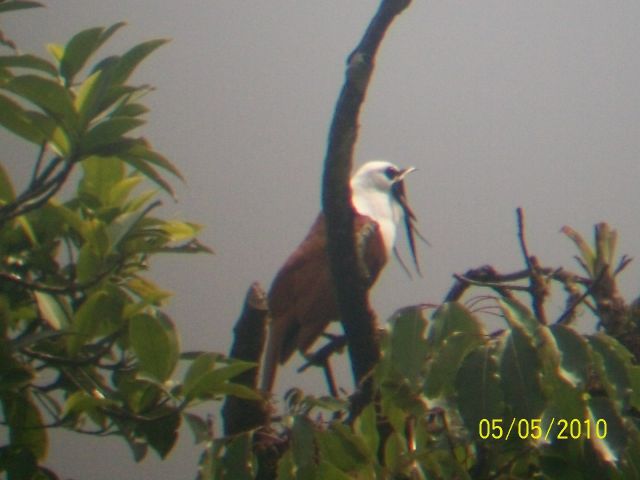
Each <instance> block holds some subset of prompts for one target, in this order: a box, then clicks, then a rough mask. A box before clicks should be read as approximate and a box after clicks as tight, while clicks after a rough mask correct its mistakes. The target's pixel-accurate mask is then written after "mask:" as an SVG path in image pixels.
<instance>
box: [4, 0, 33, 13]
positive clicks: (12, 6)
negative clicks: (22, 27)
mask: <svg viewBox="0 0 640 480" xmlns="http://www.w3.org/2000/svg"><path fill="white" fill-rule="evenodd" d="M37 7H44V5H43V4H41V3H40V2H31V1H27V0H13V2H2V3H0V13H6V12H11V11H13V10H24V9H26V8H37Z"/></svg>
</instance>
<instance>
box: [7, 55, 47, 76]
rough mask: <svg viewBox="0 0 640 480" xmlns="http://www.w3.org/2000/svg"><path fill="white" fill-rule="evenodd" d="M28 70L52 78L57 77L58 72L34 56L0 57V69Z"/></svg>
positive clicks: (43, 60)
mask: <svg viewBox="0 0 640 480" xmlns="http://www.w3.org/2000/svg"><path fill="white" fill-rule="evenodd" d="M16 67H17V68H30V69H32V70H39V71H41V72H44V73H47V74H49V75H51V76H53V77H56V76H57V75H58V70H57V69H56V67H54V66H53V65H52V64H51V63H49V62H47V61H46V60H45V59H43V58H40V57H36V56H35V55H26V54H25V55H2V56H0V68H16Z"/></svg>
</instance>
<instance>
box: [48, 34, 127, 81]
mask: <svg viewBox="0 0 640 480" xmlns="http://www.w3.org/2000/svg"><path fill="white" fill-rule="evenodd" d="M124 25H125V23H124V22H120V23H116V24H115V25H112V26H111V27H109V28H107V29H106V30H105V29H104V28H102V27H96V28H89V29H87V30H83V31H82V32H79V33H77V34H76V35H74V36H73V37H72V38H71V40H69V42H68V43H67V45H66V46H65V47H64V53H63V55H62V58H61V59H60V73H61V74H62V77H63V78H64V79H65V84H66V85H71V84H72V83H73V78H74V77H75V75H76V74H77V73H78V72H79V71H80V70H82V68H83V67H84V65H85V64H86V62H87V60H88V59H89V57H90V56H91V55H93V54H94V53H95V52H96V50H98V48H100V46H101V45H102V44H103V43H104V42H106V41H107V40H108V39H109V38H110V37H111V36H112V35H113V34H114V33H115V32H116V31H117V30H118V29H119V28H121V27H122V26H124Z"/></svg>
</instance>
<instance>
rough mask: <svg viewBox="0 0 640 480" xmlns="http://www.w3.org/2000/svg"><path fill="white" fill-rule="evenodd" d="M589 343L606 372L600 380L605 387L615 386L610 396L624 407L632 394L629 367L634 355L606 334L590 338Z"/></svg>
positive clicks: (602, 372)
mask: <svg viewBox="0 0 640 480" xmlns="http://www.w3.org/2000/svg"><path fill="white" fill-rule="evenodd" d="M588 341H589V344H590V345H591V348H592V349H593V351H594V352H596V353H597V354H599V355H600V356H601V358H602V360H603V367H604V370H603V371H601V374H600V377H601V378H600V380H601V381H602V382H604V384H605V386H608V385H611V386H613V388H614V389H615V390H614V391H611V392H610V394H611V395H612V398H613V399H615V401H616V403H617V404H618V405H619V406H622V405H623V404H624V403H626V401H627V398H628V397H629V396H630V394H631V382H630V380H629V374H628V372H627V367H629V366H630V365H631V360H632V358H633V356H632V354H631V353H630V352H629V351H628V350H627V349H626V348H624V347H623V346H622V344H620V342H618V341H617V340H616V339H615V338H613V337H610V336H609V335H606V334H604V333H597V334H595V335H592V336H590V337H588Z"/></svg>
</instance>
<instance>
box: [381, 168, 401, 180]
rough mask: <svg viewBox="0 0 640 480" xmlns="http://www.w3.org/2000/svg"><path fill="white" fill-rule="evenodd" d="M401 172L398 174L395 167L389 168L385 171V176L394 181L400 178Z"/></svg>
mask: <svg viewBox="0 0 640 480" xmlns="http://www.w3.org/2000/svg"><path fill="white" fill-rule="evenodd" d="M399 173H400V172H398V169H397V168H394V167H387V168H386V169H385V170H384V175H385V176H386V177H387V178H388V179H389V180H393V179H394V178H396V177H397V176H398V174H399Z"/></svg>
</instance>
